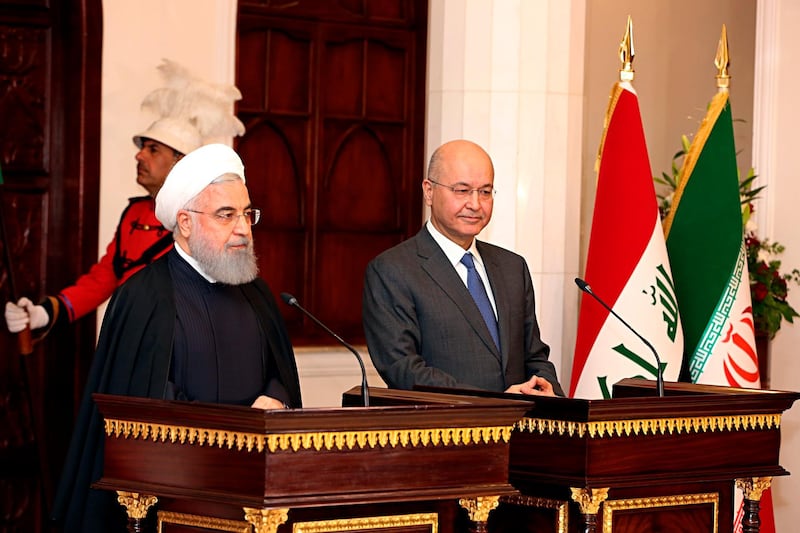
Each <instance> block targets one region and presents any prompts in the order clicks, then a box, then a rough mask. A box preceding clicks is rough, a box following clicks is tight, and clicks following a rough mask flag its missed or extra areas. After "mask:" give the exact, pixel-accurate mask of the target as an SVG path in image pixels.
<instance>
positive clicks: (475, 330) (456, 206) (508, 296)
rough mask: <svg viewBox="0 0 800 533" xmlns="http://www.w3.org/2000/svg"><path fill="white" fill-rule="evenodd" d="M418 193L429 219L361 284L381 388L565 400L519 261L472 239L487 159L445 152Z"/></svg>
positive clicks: (479, 221) (462, 150) (460, 148)
mask: <svg viewBox="0 0 800 533" xmlns="http://www.w3.org/2000/svg"><path fill="white" fill-rule="evenodd" d="M422 189H423V193H424V195H425V203H426V204H427V205H428V206H429V207H430V210H431V216H430V220H429V221H428V222H427V224H426V225H425V227H423V228H422V230H421V231H420V232H419V233H418V234H417V235H415V236H414V237H412V238H410V239H408V240H406V241H405V242H402V243H400V244H399V245H397V246H395V247H393V248H391V249H389V250H387V251H385V252H383V253H382V254H380V255H379V256H378V257H376V258H375V259H373V260H372V261H371V262H370V264H369V265H368V266H367V272H366V275H365V280H364V294H363V321H364V332H365V333H366V337H367V345H368V347H369V354H370V357H371V358H372V362H373V363H374V365H375V368H376V369H377V370H378V372H379V373H380V375H381V377H382V378H383V380H384V381H385V382H386V383H387V384H388V385H389V387H392V388H399V389H411V388H413V387H414V386H415V385H429V386H439V387H458V388H479V389H485V390H490V391H496V392H513V393H520V394H537V395H550V396H552V395H554V394H557V395H561V396H563V395H564V392H563V390H562V389H561V385H560V384H559V383H558V378H557V377H556V371H555V367H554V366H553V364H552V363H551V362H550V361H549V360H548V355H549V353H550V348H549V346H547V345H546V344H545V343H544V342H542V340H541V339H540V338H539V324H538V323H537V320H536V314H535V304H534V295H533V284H532V282H531V276H530V273H529V271H528V266H527V264H526V263H525V260H524V259H523V258H522V257H521V256H519V255H517V254H515V253H513V252H510V251H508V250H505V249H503V248H500V247H497V246H494V245H491V244H488V243H485V242H481V241H478V240H476V239H475V236H476V235H478V233H480V231H481V230H482V229H483V228H484V227H485V226H486V224H488V223H489V220H490V219H491V216H492V207H493V204H494V192H495V191H494V166H493V165H492V160H491V158H490V157H489V155H488V154H487V153H486V152H485V151H484V150H483V149H482V148H481V147H480V146H478V145H477V144H475V143H472V142H470V141H466V140H456V141H451V142H448V143H445V144H443V145H442V146H440V147H439V148H438V149H437V150H436V151H435V152H434V153H433V156H432V157H431V161H430V165H429V166H428V177H427V179H425V180H424V181H423V182H422Z"/></svg>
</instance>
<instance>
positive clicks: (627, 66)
mask: <svg viewBox="0 0 800 533" xmlns="http://www.w3.org/2000/svg"><path fill="white" fill-rule="evenodd" d="M633 55H634V52H633V22H632V21H631V16H630V15H628V24H627V26H626V28H625V37H623V38H622V42H621V43H619V60H620V61H621V62H622V68H621V69H620V71H619V81H632V80H633Z"/></svg>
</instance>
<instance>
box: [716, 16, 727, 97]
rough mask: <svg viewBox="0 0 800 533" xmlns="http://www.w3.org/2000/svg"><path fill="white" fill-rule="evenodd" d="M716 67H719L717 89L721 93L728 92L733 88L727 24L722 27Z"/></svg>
mask: <svg viewBox="0 0 800 533" xmlns="http://www.w3.org/2000/svg"><path fill="white" fill-rule="evenodd" d="M714 66H716V67H717V89H718V90H719V91H720V92H728V91H729V90H730V86H731V76H730V74H729V73H728V69H729V68H730V66H731V58H730V55H729V54H728V30H727V29H726V28H725V24H723V25H722V34H721V35H720V36H719V44H717V55H716V57H715V58H714Z"/></svg>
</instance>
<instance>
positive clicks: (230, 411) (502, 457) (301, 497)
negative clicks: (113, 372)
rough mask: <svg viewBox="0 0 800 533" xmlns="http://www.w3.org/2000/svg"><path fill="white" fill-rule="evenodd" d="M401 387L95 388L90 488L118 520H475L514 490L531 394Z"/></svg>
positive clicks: (393, 523) (265, 526)
mask: <svg viewBox="0 0 800 533" xmlns="http://www.w3.org/2000/svg"><path fill="white" fill-rule="evenodd" d="M376 390H377V389H376ZM401 394H402V393H401ZM406 394H407V396H408V397H407V398H406V400H405V401H404V402H403V403H404V404H405V405H399V406H392V407H369V408H363V407H352V408H338V409H303V410H285V411H262V410H257V409H251V408H249V407H238V406H225V405H211V404H197V403H186V402H168V401H158V400H149V399H143V398H131V397H120V396H109V395H100V394H95V395H94V400H95V402H96V403H97V405H98V407H99V410H100V412H101V414H102V415H103V418H104V424H105V455H104V471H103V477H102V478H101V479H100V480H99V481H98V482H97V483H95V485H94V487H95V488H100V489H106V490H111V491H116V492H117V493H118V495H119V501H120V503H121V504H122V505H124V506H125V507H126V509H127V512H128V517H129V527H128V528H129V531H143V530H144V529H145V528H149V529H157V531H158V532H159V533H178V532H190V531H191V532H193V533H197V532H201V531H202V532H212V531H213V532H219V531H236V532H242V533H245V532H251V531H255V532H257V533H276V532H280V533H284V532H293V533H325V532H334V531H359V532H367V531H371V530H375V531H378V530H379V531H381V532H382V533H383V532H390V531H398V532H399V531H402V532H403V533H422V532H426V533H436V532H441V533H453V532H455V531H464V530H465V529H471V530H473V531H477V532H482V531H486V521H487V517H488V514H489V511H491V509H492V508H494V507H495V506H496V505H497V504H498V500H499V497H500V496H504V495H511V494H515V493H516V491H515V490H514V489H513V487H512V486H511V485H510V484H509V471H508V465H509V451H510V437H511V433H512V430H513V427H514V425H515V424H516V423H517V422H518V421H519V420H520V419H521V418H522V417H523V415H524V414H525V412H526V411H528V410H529V408H530V404H529V403H527V402H521V401H507V400H498V399H492V398H472V397H461V398H459V397H453V398H452V399H451V400H450V401H446V402H445V401H440V402H438V403H436V404H434V403H432V402H428V405H424V404H422V402H418V401H416V400H415V399H414V397H415V395H416V393H406ZM156 510H157V512H155V511H156ZM465 510H466V512H465ZM148 513H149V517H148V518H147V520H145V517H147V516H148ZM154 515H155V516H154ZM467 515H468V516H469V519H470V520H469V521H468V520H467V518H466V517H467ZM154 520H155V522H156V524H155V527H153V524H152V522H153V521H154Z"/></svg>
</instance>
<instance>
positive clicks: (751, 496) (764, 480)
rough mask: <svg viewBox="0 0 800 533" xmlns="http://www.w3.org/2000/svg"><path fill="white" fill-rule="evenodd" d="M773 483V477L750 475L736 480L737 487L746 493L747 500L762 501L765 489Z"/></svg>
mask: <svg viewBox="0 0 800 533" xmlns="http://www.w3.org/2000/svg"><path fill="white" fill-rule="evenodd" d="M770 485H772V478H771V477H748V478H744V479H737V480H736V488H737V489H740V490H741V491H742V493H743V494H744V499H745V500H753V501H755V502H758V501H761V496H762V495H763V494H764V491H765V490H767V489H768V488H769V487H770Z"/></svg>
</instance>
